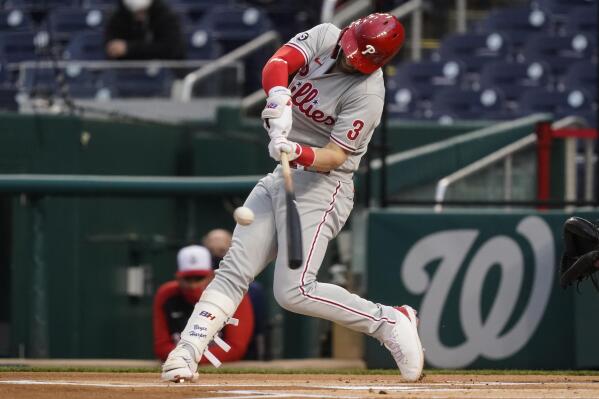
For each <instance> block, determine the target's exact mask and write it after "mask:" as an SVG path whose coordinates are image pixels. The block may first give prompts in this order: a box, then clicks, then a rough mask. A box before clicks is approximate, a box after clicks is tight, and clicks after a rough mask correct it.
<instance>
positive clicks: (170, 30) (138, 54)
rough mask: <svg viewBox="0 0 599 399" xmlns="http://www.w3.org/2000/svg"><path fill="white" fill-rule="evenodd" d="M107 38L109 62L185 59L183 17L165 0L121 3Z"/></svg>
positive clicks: (124, 1) (109, 26) (107, 30)
mask: <svg viewBox="0 0 599 399" xmlns="http://www.w3.org/2000/svg"><path fill="white" fill-rule="evenodd" d="M104 36H105V38H104V39H105V49H106V56H107V57H108V58H109V59H117V60H149V59H165V60H166V59H171V60H172V59H184V58H185V39H184V36H183V34H182V29H181V24H180V22H179V18H178V17H177V15H176V14H175V13H173V12H172V11H171V9H170V8H168V7H167V5H166V4H165V3H164V2H163V1H162V0H121V1H120V2H119V6H118V8H117V10H116V11H115V13H114V14H113V15H112V16H111V17H110V19H109V20H108V23H107V25H106V29H105V32H104Z"/></svg>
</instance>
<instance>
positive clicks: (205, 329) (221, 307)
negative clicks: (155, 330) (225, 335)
mask: <svg viewBox="0 0 599 399" xmlns="http://www.w3.org/2000/svg"><path fill="white" fill-rule="evenodd" d="M234 312H235V304H234V303H233V301H232V300H231V299H230V298H229V297H228V296H226V295H224V294H221V293H220V292H217V291H214V290H210V291H205V292H204V294H203V295H202V297H201V298H200V300H199V302H198V303H197V304H196V306H195V308H194V310H193V312H192V314H191V317H190V318H189V320H188V321H187V325H186V326H185V329H184V330H183V332H182V333H181V340H180V341H179V343H178V344H177V347H176V348H175V349H173V350H172V352H171V353H169V355H168V358H167V359H166V361H165V362H164V364H163V365H162V379H163V380H167V381H175V382H179V381H181V380H187V381H193V380H195V379H196V378H197V375H198V374H197V369H198V363H199V362H200V359H201V358H202V355H204V356H206V358H207V359H208V360H209V361H210V362H211V363H212V364H214V365H215V366H216V367H218V366H220V361H219V360H218V359H216V357H215V356H214V355H212V354H211V353H210V352H209V351H208V349H207V348H208V344H209V343H210V342H211V341H212V340H213V339H214V340H215V343H216V344H217V345H218V346H220V347H221V348H223V349H224V350H227V348H228V349H230V346H229V345H227V344H226V343H225V342H224V341H223V340H222V339H220V338H219V337H217V336H216V334H217V333H218V332H219V331H220V330H221V329H222V328H223V327H224V326H225V325H226V324H228V323H230V324H235V325H236V324H237V320H236V319H231V316H232V315H233V313H234ZM223 344H224V345H223Z"/></svg>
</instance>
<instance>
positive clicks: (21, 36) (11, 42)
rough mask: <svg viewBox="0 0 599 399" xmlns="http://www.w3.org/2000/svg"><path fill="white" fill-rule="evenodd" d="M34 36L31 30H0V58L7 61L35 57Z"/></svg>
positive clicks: (32, 58)
mask: <svg viewBox="0 0 599 399" xmlns="http://www.w3.org/2000/svg"><path fill="white" fill-rule="evenodd" d="M36 37H37V36H36V34H35V33H33V32H0V59H2V60H3V61H4V62H7V63H10V62H21V61H27V60H34V59H36V58H37V49H38V47H37V46H36V44H35V39H36Z"/></svg>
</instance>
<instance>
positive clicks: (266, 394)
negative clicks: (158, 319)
mask: <svg viewBox="0 0 599 399" xmlns="http://www.w3.org/2000/svg"><path fill="white" fill-rule="evenodd" d="M0 398H2V399H50V398H52V399H75V398H77V399H79V398H86V399H109V398H110V399H120V398H123V399H124V398H126V399H142V398H143V399H158V398H161V399H170V398H173V399H179V398H181V399H183V398H185V399H192V398H229V399H253V398H498V399H499V398H500V399H509V398H540V399H541V398H542V399H549V398H599V376H596V375H595V376H567V375H563V376H562V375H509V374H507V375H505V374H504V375H465V374H464V375H458V374H451V375H441V374H435V375H429V376H425V377H424V378H423V379H422V381H420V382H418V383H405V382H402V380H401V378H400V377H399V376H397V377H395V376H390V375H355V376H354V375H330V374H302V375H290V374H285V375H281V374H206V375H202V376H201V378H200V380H199V381H198V382H197V383H188V384H172V383H170V384H169V383H164V382H161V381H160V379H159V375H158V374H154V373H62V372H50V373H46V372H5V373H0Z"/></svg>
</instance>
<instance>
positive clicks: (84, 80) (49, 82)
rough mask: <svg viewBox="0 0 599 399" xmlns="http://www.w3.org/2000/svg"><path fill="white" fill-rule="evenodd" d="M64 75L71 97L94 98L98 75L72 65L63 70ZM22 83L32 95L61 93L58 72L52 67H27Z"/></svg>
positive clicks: (58, 94)
mask: <svg viewBox="0 0 599 399" xmlns="http://www.w3.org/2000/svg"><path fill="white" fill-rule="evenodd" d="M63 77H64V81H65V83H66V86H67V87H68V94H69V95H70V96H71V97H75V98H92V97H94V96H95V95H96V93H97V91H98V88H97V84H96V77H95V75H94V74H93V73H92V72H90V71H89V70H87V69H84V68H81V67H79V66H77V65H72V66H70V67H67V68H66V69H65V70H64V71H63ZM21 83H22V86H23V88H24V89H25V91H26V92H27V93H28V94H29V96H30V97H50V96H53V97H56V96H60V95H61V86H60V84H59V83H58V81H57V73H56V71H55V70H54V69H52V68H43V69H27V70H25V73H24V76H23V79H22V82H21Z"/></svg>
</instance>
